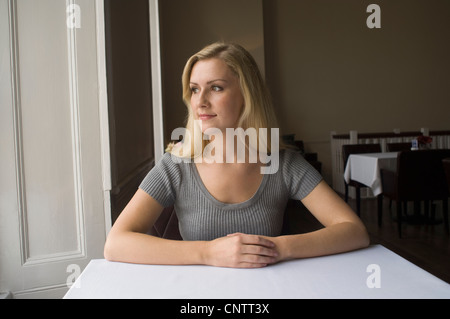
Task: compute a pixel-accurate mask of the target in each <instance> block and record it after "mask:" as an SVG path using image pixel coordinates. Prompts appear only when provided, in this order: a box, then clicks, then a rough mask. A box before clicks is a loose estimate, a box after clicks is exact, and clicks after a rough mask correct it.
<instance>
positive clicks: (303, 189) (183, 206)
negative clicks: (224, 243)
mask: <svg viewBox="0 0 450 319" xmlns="http://www.w3.org/2000/svg"><path fill="white" fill-rule="evenodd" d="M321 180H322V177H321V175H320V174H319V173H318V172H317V171H316V170H315V169H314V168H313V167H312V166H311V165H310V164H309V163H308V162H307V161H306V160H305V159H304V158H303V157H302V156H301V154H300V153H298V152H294V151H291V150H282V151H280V153H279V169H278V171H277V172H276V173H274V174H265V175H264V176H263V179H262V182H261V184H260V186H259V188H258V190H257V191H256V193H255V194H254V195H253V196H252V197H251V198H250V199H248V200H247V201H245V202H242V203H237V204H227V203H223V202H220V201H218V200H217V199H215V198H214V197H213V196H212V195H211V194H210V193H209V192H208V190H207V189H206V187H205V185H204V184H203V182H202V180H201V178H200V175H199V173H198V171H197V168H196V166H195V164H194V163H193V162H192V163H184V162H180V163H177V162H176V161H173V160H172V158H171V155H170V154H169V153H166V154H164V156H163V158H162V159H161V160H160V161H159V162H158V163H157V164H156V165H155V167H154V168H153V169H152V170H151V171H150V172H149V173H148V174H147V176H146V177H145V179H144V180H143V181H142V183H141V185H140V186H139V187H140V188H141V189H142V190H144V191H145V192H147V193H148V194H149V195H150V196H152V197H153V198H154V199H155V200H156V201H158V202H159V203H160V204H161V205H162V206H164V207H168V206H172V205H174V208H175V211H176V214H177V217H178V221H179V229H180V234H181V236H182V237H183V239H184V240H213V239H215V238H218V237H223V236H226V235H228V234H232V233H236V232H241V233H245V234H257V235H263V236H279V235H280V234H281V228H282V224H283V215H284V210H285V208H286V205H287V202H288V200H289V198H292V199H296V200H301V199H303V198H304V197H305V196H306V195H308V194H309V193H310V192H311V191H312V190H313V189H314V188H315V187H316V186H317V184H319V182H320V181H321Z"/></svg>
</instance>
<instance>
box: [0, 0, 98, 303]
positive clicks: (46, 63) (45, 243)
mask: <svg viewBox="0 0 450 319" xmlns="http://www.w3.org/2000/svg"><path fill="white" fill-rule="evenodd" d="M69 6H72V8H78V9H79V11H78V12H77V15H76V17H75V18H77V19H79V21H80V22H81V24H79V25H76V24H74V25H71V24H69V23H68V22H69V21H68V18H69V16H68V13H67V9H68V7H69ZM96 9H97V8H96V2H95V1H92V0H81V1H72V0H70V1H61V0H39V1H33V0H9V1H8V0H1V3H0V15H1V17H0V21H2V22H1V23H2V29H1V30H2V31H1V38H0V39H1V44H0V45H1V56H2V64H1V73H2V77H1V80H0V81H1V87H2V96H1V119H2V120H1V121H2V122H1V124H5V126H3V125H2V128H1V130H2V131H1V133H2V138H1V141H2V144H1V154H2V166H1V181H0V183H1V184H0V189H1V203H0V225H1V226H0V227H1V229H0V231H1V235H0V251H1V252H0V257H1V258H0V291H11V292H12V293H13V295H14V296H15V297H17V298H20V297H22V298H23V297H56V296H62V295H63V294H64V292H65V291H66V290H67V281H68V278H69V277H70V276H71V275H74V274H75V275H76V273H79V272H80V271H81V270H82V269H83V268H84V267H85V266H86V265H87V263H88V262H89V260H90V259H92V258H101V257H102V251H103V245H104V240H105V217H104V207H103V204H104V190H103V185H102V166H101V138H100V129H99V127H100V119H99V102H98V101H99V98H98V88H99V83H98V71H97V69H98V68H97V63H98V61H97V50H96V47H97V38H96ZM73 12H74V11H72V10H69V15H70V14H73ZM70 18H72V16H71V17H70ZM4 24H7V25H6V28H3V25H4ZM71 26H74V27H71ZM77 26H78V27H79V28H77ZM3 75H6V76H5V77H4V76H3ZM3 93H5V94H3ZM72 277H73V276H72Z"/></svg>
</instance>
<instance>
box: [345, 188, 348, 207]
mask: <svg viewBox="0 0 450 319" xmlns="http://www.w3.org/2000/svg"><path fill="white" fill-rule="evenodd" d="M345 202H346V203H348V184H347V183H345Z"/></svg>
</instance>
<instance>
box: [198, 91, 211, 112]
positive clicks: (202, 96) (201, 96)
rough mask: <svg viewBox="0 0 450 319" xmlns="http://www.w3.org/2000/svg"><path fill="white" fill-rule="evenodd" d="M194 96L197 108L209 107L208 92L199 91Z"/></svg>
mask: <svg viewBox="0 0 450 319" xmlns="http://www.w3.org/2000/svg"><path fill="white" fill-rule="evenodd" d="M195 96H196V101H195V103H196V106H197V107H199V108H200V107H201V108H205V107H208V106H209V97H208V92H207V91H206V90H201V91H200V92H198V93H197V94H196V95H195Z"/></svg>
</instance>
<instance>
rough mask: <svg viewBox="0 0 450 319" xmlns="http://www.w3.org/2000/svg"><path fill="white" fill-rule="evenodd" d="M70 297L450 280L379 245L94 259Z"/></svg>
mask: <svg viewBox="0 0 450 319" xmlns="http://www.w3.org/2000/svg"><path fill="white" fill-rule="evenodd" d="M371 265H375V268H371V267H373V266H371ZM377 267H378V268H377ZM374 269H375V270H374ZM377 269H378V270H377ZM377 276H378V277H377ZM373 278H376V279H379V281H376V282H378V283H379V284H380V288H370V287H371V286H372V283H373V281H372V279H373ZM368 282H369V285H368ZM65 298H66V299H76V298H136V299H137V298H155V299H216V298H220V299H293V298H295V299H297V298H450V285H449V284H447V283H446V282H444V281H442V280H440V279H438V278H436V277H434V276H433V275H431V274H429V273H428V272H426V271H424V270H423V269H421V268H419V267H417V266H415V265H414V264H412V263H410V262H408V261H407V260H405V259H403V258H402V257H400V256H398V255H396V254H395V253H393V252H391V251H390V250H388V249H386V248H384V247H383V246H380V245H375V246H370V247H368V248H366V249H362V250H358V251H353V252H348V253H344V254H338V255H332V256H324V257H317V258H308V259H299V260H293V261H289V262H283V263H279V264H276V265H272V266H268V267H265V268H260V269H235V268H220V267H210V266H158V265H136V264H126V263H117V262H108V261H106V260H92V261H91V262H90V263H89V265H88V266H87V267H86V269H85V270H84V271H83V273H82V274H81V275H80V277H79V278H78V279H77V281H76V282H75V284H74V285H73V286H72V287H71V289H70V290H69V291H68V292H67V294H66V296H65Z"/></svg>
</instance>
